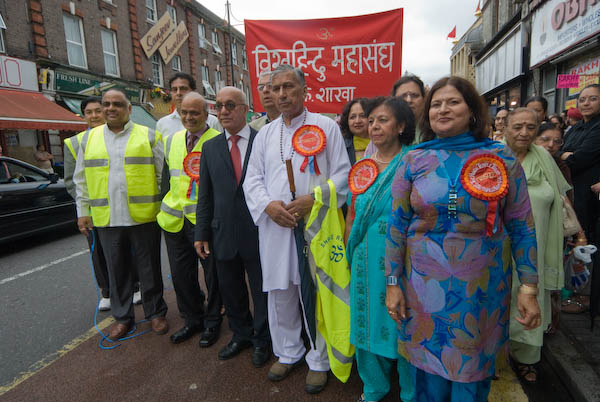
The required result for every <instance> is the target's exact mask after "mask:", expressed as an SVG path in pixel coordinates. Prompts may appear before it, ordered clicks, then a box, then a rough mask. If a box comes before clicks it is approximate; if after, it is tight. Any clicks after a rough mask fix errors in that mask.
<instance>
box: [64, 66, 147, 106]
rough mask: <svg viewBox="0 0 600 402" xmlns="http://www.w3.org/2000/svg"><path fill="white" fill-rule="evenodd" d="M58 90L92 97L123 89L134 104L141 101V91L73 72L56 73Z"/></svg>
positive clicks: (115, 82) (116, 82) (122, 84)
mask: <svg viewBox="0 0 600 402" xmlns="http://www.w3.org/2000/svg"><path fill="white" fill-rule="evenodd" d="M55 81H56V90H57V91H59V92H70V93H73V94H78V95H84V96H92V95H98V96H100V95H102V94H103V93H104V92H106V91H108V90H109V89H111V88H115V87H116V88H121V89H122V90H124V91H125V93H126V94H127V96H128V97H129V100H130V101H132V102H139V101H140V91H139V89H137V88H135V87H130V86H128V85H126V84H125V83H119V82H118V81H114V80H110V81H101V80H100V77H96V76H93V75H89V74H81V73H75V72H72V71H69V72H66V71H59V70H56V73H55Z"/></svg>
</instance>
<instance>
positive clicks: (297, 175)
mask: <svg viewBox="0 0 600 402" xmlns="http://www.w3.org/2000/svg"><path fill="white" fill-rule="evenodd" d="M271 80H272V87H273V93H274V96H275V98H276V103H277V105H278V108H279V110H280V111H281V112H282V115H281V116H280V117H279V118H277V119H276V120H274V121H273V122H271V123H270V124H268V125H266V126H265V127H263V128H262V129H261V130H260V132H259V133H258V134H257V136H256V138H255V140H254V146H253V148H252V153H251V155H250V160H249V162H248V170H247V173H246V179H245V181H244V192H245V194H246V203H247V204H248V209H249V210H250V213H251V214H252V218H253V219H254V222H255V223H256V225H257V226H258V234H259V248H260V259H261V265H262V271H263V290H264V291H265V292H268V311H269V328H270V331H271V337H272V341H273V353H274V354H275V355H276V356H277V357H278V358H279V361H278V362H276V363H275V364H274V365H273V367H271V370H270V371H269V379H270V380H272V381H278V380H282V379H283V378H285V377H286V376H287V375H288V373H289V371H291V369H292V368H293V367H295V366H296V365H297V363H299V362H300V361H301V359H302V357H303V356H304V354H305V352H306V348H305V347H304V343H303V341H302V338H301V331H302V320H306V318H305V317H304V314H302V312H301V311H300V309H299V308H298V304H299V303H298V302H299V300H300V273H299V267H298V255H297V249H296V243H295V240H294V235H293V228H294V227H295V225H296V222H297V221H298V220H300V219H302V218H303V217H308V214H309V213H310V210H311V208H312V204H313V201H314V200H313V191H314V188H315V187H316V186H319V185H322V184H324V183H326V182H327V180H328V179H331V180H332V181H333V182H334V184H335V188H336V190H337V200H338V206H341V205H342V204H344V202H345V200H346V196H347V193H348V172H349V170H350V162H349V160H348V155H347V153H346V150H345V147H344V140H343V137H342V135H341V132H340V129H339V127H338V126H337V124H336V123H335V122H334V121H333V120H331V119H329V118H327V117H324V116H321V115H319V114H316V113H310V112H308V111H307V110H306V108H305V107H304V97H305V94H306V85H305V83H304V74H303V73H302V71H301V70H299V69H294V68H293V67H291V66H285V65H282V66H279V67H277V68H276V69H275V70H274V71H273V74H272V78H271ZM303 125H316V126H319V127H320V128H321V129H322V130H323V131H324V133H325V135H326V138H327V142H326V147H325V149H324V150H323V151H322V152H321V153H320V154H318V155H317V156H316V159H317V164H318V167H319V170H320V174H319V175H316V174H314V173H313V174H311V172H310V169H309V168H308V167H307V168H306V169H305V171H304V172H301V171H300V167H301V165H302V163H303V161H304V156H301V155H299V154H298V153H297V152H295V151H294V150H293V147H292V136H293V134H294V132H295V131H296V130H298V129H299V128H300V127H301V126H303ZM286 159H291V160H292V166H293V171H294V180H295V185H296V201H292V195H291V192H290V187H289V181H288V176H287V172H286V166H285V160H286ZM311 259H312V258H309V260H311ZM313 268H314V267H313ZM313 275H314V269H313ZM306 362H307V363H308V366H309V369H310V370H309V373H308V376H307V382H306V387H305V389H306V391H307V392H309V393H316V392H319V391H321V390H322V389H323V388H324V386H325V383H326V381H327V371H328V370H329V361H328V357H327V350H326V345H325V342H324V340H323V338H322V337H321V336H320V334H319V333H318V331H317V339H316V342H315V344H312V342H311V349H310V350H309V352H308V353H307V354H306Z"/></svg>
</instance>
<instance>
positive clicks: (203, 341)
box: [200, 327, 219, 348]
mask: <svg viewBox="0 0 600 402" xmlns="http://www.w3.org/2000/svg"><path fill="white" fill-rule="evenodd" d="M217 339H219V327H212V328H206V329H205V330H204V331H203V332H202V334H201V335H200V347H201V348H208V347H210V346H212V345H214V343H215V342H216V341H217Z"/></svg>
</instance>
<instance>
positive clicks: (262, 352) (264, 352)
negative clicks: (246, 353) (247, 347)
mask: <svg viewBox="0 0 600 402" xmlns="http://www.w3.org/2000/svg"><path fill="white" fill-rule="evenodd" d="M270 357H271V349H269V348H268V347H265V346H256V347H255V348H254V351H253V352H252V365H253V366H254V367H256V368H259V367H262V366H264V365H265V363H266V362H268V361H269V358H270Z"/></svg>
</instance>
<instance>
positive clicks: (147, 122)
mask: <svg viewBox="0 0 600 402" xmlns="http://www.w3.org/2000/svg"><path fill="white" fill-rule="evenodd" d="M63 101H64V102H65V104H66V105H67V106H68V107H69V109H71V110H72V111H73V113H76V114H80V113H81V100H80V99H75V98H65V97H63ZM131 120H133V122H134V123H137V124H141V125H142V126H146V127H150V128H152V129H155V128H156V119H155V118H154V117H153V116H152V115H151V114H150V113H148V112H147V111H146V109H144V108H143V107H141V106H138V105H131Z"/></svg>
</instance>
